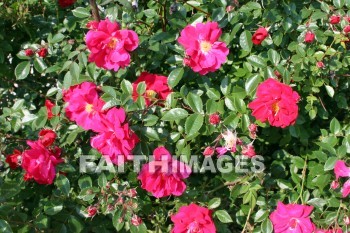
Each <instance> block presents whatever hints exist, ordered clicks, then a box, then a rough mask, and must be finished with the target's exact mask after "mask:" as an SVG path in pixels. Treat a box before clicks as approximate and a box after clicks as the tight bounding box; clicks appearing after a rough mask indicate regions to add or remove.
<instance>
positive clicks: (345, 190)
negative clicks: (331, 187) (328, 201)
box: [341, 180, 350, 198]
mask: <svg viewBox="0 0 350 233" xmlns="http://www.w3.org/2000/svg"><path fill="white" fill-rule="evenodd" d="M341 193H342V196H343V198H345V197H347V196H349V194H350V180H348V181H346V182H345V183H344V185H343V187H342V189H341Z"/></svg>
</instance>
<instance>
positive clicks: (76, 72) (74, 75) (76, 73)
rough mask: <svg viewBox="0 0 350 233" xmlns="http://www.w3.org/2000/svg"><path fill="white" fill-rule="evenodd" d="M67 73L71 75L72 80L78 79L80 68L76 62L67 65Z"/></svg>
mask: <svg viewBox="0 0 350 233" xmlns="http://www.w3.org/2000/svg"><path fill="white" fill-rule="evenodd" d="M69 73H70V75H71V76H72V78H73V80H75V81H76V82H77V81H79V75H80V68H79V65H78V64H77V63H76V62H73V63H72V64H71V65H70V67H69Z"/></svg>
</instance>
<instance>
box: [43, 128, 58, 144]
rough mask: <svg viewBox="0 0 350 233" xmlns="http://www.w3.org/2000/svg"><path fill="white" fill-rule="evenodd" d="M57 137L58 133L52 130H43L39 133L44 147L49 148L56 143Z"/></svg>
mask: <svg viewBox="0 0 350 233" xmlns="http://www.w3.org/2000/svg"><path fill="white" fill-rule="evenodd" d="M56 136H57V135H56V133H55V132H54V131H52V130H51V129H42V130H40V132H39V141H41V143H42V144H43V145H44V146H46V147H48V146H51V145H52V143H53V142H54V141H55V139H56Z"/></svg>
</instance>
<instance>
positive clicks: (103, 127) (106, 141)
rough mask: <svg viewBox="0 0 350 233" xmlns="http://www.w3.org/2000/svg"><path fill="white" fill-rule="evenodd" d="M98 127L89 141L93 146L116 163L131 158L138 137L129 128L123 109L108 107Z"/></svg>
mask: <svg viewBox="0 0 350 233" xmlns="http://www.w3.org/2000/svg"><path fill="white" fill-rule="evenodd" d="M98 128H99V129H98V130H97V132H98V134H97V135H96V136H95V137H93V138H91V141H90V144H91V146H92V147H93V148H95V149H96V150H98V151H99V152H100V153H101V154H102V155H103V156H104V157H106V158H107V159H110V161H111V162H113V163H114V164H116V165H119V164H123V163H125V162H126V161H128V160H132V159H133V155H132V154H131V153H132V150H133V149H134V148H135V146H136V144H137V143H138V142H139V138H138V137H137V135H136V134H135V133H134V132H133V131H132V130H131V129H130V128H129V124H128V122H127V121H126V114H125V111H124V109H122V108H116V107H114V108H111V109H109V110H108V112H107V113H106V114H105V115H103V117H102V118H101V122H100V126H99V127H98Z"/></svg>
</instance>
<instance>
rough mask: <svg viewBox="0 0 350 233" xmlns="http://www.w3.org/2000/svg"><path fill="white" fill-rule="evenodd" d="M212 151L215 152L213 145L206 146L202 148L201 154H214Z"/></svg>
mask: <svg viewBox="0 0 350 233" xmlns="http://www.w3.org/2000/svg"><path fill="white" fill-rule="evenodd" d="M214 152H215V149H214V148H213V147H210V146H208V147H206V148H205V149H204V151H203V155H204V156H212V155H213V154H214Z"/></svg>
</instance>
